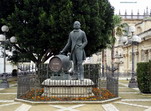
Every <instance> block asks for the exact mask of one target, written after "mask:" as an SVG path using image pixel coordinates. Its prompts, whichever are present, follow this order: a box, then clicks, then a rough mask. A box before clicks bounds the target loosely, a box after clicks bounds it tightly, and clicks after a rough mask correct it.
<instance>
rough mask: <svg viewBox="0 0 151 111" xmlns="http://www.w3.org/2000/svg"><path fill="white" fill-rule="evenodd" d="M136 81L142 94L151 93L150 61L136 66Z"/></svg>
mask: <svg viewBox="0 0 151 111" xmlns="http://www.w3.org/2000/svg"><path fill="white" fill-rule="evenodd" d="M137 81H138V88H139V89H140V91H141V92H142V93H151V61H149V62H141V63H138V64H137Z"/></svg>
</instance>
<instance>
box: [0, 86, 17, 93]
mask: <svg viewBox="0 0 151 111" xmlns="http://www.w3.org/2000/svg"><path fill="white" fill-rule="evenodd" d="M16 92H17V88H12V87H11V88H7V89H5V90H0V93H16Z"/></svg>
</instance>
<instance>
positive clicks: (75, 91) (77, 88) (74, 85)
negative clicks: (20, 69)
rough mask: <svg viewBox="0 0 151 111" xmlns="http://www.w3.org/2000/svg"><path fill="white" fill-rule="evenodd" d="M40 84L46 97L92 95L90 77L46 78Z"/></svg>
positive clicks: (92, 84)
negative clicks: (70, 78) (75, 78)
mask: <svg viewBox="0 0 151 111" xmlns="http://www.w3.org/2000/svg"><path fill="white" fill-rule="evenodd" d="M42 85H43V86H44V93H43V95H42V96H47V97H52V96H53V97H88V96H94V94H93V92H92V87H93V86H94V83H93V81H92V80H90V79H84V80H83V81H81V80H51V79H46V80H45V81H44V82H43V83H42Z"/></svg>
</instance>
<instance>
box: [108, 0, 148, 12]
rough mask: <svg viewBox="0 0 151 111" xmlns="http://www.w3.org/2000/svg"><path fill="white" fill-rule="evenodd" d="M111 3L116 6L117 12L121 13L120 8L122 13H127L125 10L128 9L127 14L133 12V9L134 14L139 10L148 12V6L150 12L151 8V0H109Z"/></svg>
mask: <svg viewBox="0 0 151 111" xmlns="http://www.w3.org/2000/svg"><path fill="white" fill-rule="evenodd" d="M108 1H109V2H110V3H111V5H112V6H113V7H114V8H115V14H119V10H120V13H121V14H125V10H127V14H131V10H133V14H137V12H138V10H139V13H140V14H143V13H144V10H145V12H146V8H147V7H148V11H149V13H150V10H151V0H108Z"/></svg>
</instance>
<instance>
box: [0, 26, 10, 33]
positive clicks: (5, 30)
mask: <svg viewBox="0 0 151 111" xmlns="http://www.w3.org/2000/svg"><path fill="white" fill-rule="evenodd" d="M1 30H2V32H8V31H9V28H8V26H7V25H3V26H2V28H1Z"/></svg>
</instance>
